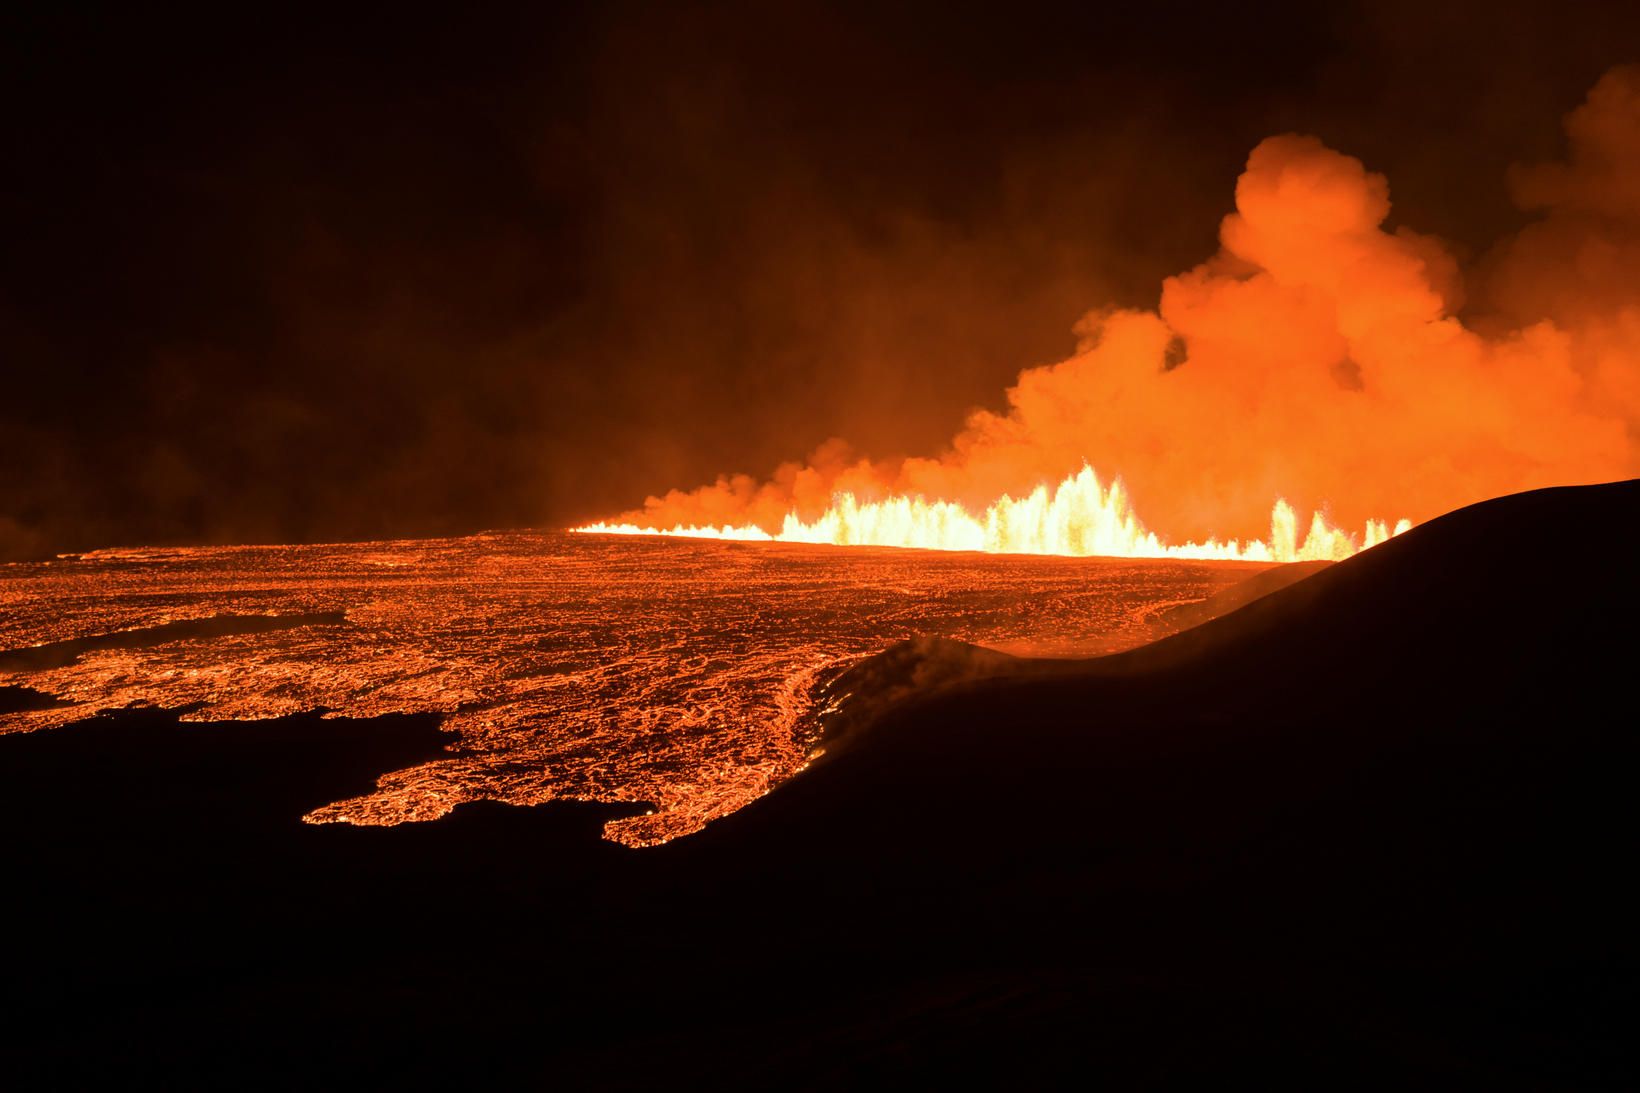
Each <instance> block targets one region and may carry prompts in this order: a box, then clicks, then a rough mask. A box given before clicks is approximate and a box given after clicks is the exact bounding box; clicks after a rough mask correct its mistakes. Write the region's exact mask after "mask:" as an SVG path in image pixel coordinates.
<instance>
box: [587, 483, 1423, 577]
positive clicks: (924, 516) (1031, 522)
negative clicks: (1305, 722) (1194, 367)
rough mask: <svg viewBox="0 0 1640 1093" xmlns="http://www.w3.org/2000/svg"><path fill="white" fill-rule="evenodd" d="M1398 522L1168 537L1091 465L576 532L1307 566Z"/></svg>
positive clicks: (1285, 522) (1279, 511) (1287, 508)
mask: <svg viewBox="0 0 1640 1093" xmlns="http://www.w3.org/2000/svg"><path fill="white" fill-rule="evenodd" d="M1411 526H1412V525H1411V522H1410V521H1407V520H1401V521H1399V522H1398V523H1396V524H1395V526H1394V527H1393V528H1392V527H1390V525H1389V523H1388V522H1387V521H1383V520H1368V521H1367V525H1366V528H1365V529H1364V530H1363V532H1362V534H1361V536H1360V537H1359V538H1357V537H1356V536H1354V535H1351V534H1349V533H1348V532H1345V531H1342V530H1340V529H1339V528H1336V527H1334V526H1332V524H1330V523H1328V522H1327V519H1326V517H1324V516H1322V515H1321V513H1319V512H1318V513H1315V514H1314V515H1312V516H1311V517H1310V524H1309V528H1308V529H1307V530H1306V531H1305V533H1304V536H1303V538H1302V539H1301V538H1300V537H1299V534H1298V514H1297V513H1295V512H1294V511H1293V508H1292V506H1291V505H1289V504H1287V502H1286V501H1281V500H1278V501H1277V502H1276V503H1275V505H1274V507H1273V508H1272V509H1271V510H1270V537H1269V538H1268V539H1253V540H1249V541H1247V542H1242V541H1240V540H1237V539H1231V540H1229V541H1227V542H1220V541H1219V540H1217V539H1208V540H1207V541H1206V542H1203V543H1197V542H1188V543H1182V544H1173V543H1168V542H1165V541H1164V540H1162V539H1161V538H1160V537H1159V536H1157V535H1156V533H1155V532H1153V531H1150V530H1149V529H1148V528H1146V527H1145V526H1144V524H1142V523H1140V522H1139V518H1138V517H1137V516H1136V515H1134V512H1133V506H1132V503H1131V502H1130V501H1129V499H1128V495H1127V491H1126V490H1125V489H1124V488H1123V487H1122V483H1121V481H1120V480H1117V481H1115V482H1112V483H1111V484H1110V485H1109V486H1105V485H1102V484H1101V483H1100V481H1099V476H1098V475H1097V474H1095V473H1094V471H1093V468H1092V467H1089V466H1088V465H1087V464H1083V465H1082V469H1081V470H1080V471H1078V472H1077V473H1075V474H1072V475H1070V476H1068V477H1067V478H1066V479H1065V480H1064V481H1063V482H1061V483H1059V485H1058V486H1056V487H1055V488H1054V489H1053V490H1052V492H1050V491H1049V489H1048V487H1047V486H1038V487H1037V488H1036V489H1035V490H1033V491H1032V492H1031V493H1030V494H1029V495H1027V496H1025V497H1021V498H1014V497H1008V496H1003V497H1001V498H999V499H998V500H997V501H996V502H995V503H993V504H992V505H991V506H990V507H989V508H988V509H986V510H985V514H984V516H975V515H974V514H973V513H971V512H969V511H968V510H967V509H966V508H964V507H963V506H961V505H958V504H954V503H952V502H949V501H926V500H924V499H922V498H920V497H890V498H888V499H887V500H886V501H867V502H861V501H859V500H858V499H856V498H855V496H854V495H853V494H851V493H840V494H838V495H837V496H836V497H835V498H833V500H832V505H831V507H830V508H829V509H827V510H826V511H825V512H824V513H822V514H821V515H820V516H819V518H817V519H816V520H814V521H813V522H811V523H805V522H804V521H803V520H802V519H800V518H799V517H798V515H797V514H796V513H795V512H792V513H788V514H787V515H786V519H785V522H784V523H783V524H782V525H781V528H780V531H779V533H777V534H773V535H771V534H770V533H769V532H767V531H765V530H763V529H762V528H760V527H758V526H757V525H756V524H746V525H742V526H740V527H734V526H729V525H725V526H723V527H696V526H685V525H682V524H680V525H677V526H675V527H671V528H654V527H647V528H646V527H639V526H637V525H636V524H608V523H597V524H587V525H584V526H582V527H578V528H574V529H573V530H575V531H578V532H584V533H592V534H602V535H675V536H682V537H686V538H694V539H738V540H752V541H762V542H768V541H773V542H781V543H820V544H830V545H833V546H893V547H917V548H920V549H923V550H973V551H983V552H985V553H987V554H1062V555H1068V556H1071V557H1088V556H1093V555H1099V556H1103V557H1108V558H1196V559H1218V560H1226V561H1255V562H1302V561H1317V560H1333V561H1338V560H1341V559H1344V558H1348V557H1349V556H1350V555H1352V554H1354V553H1356V552H1357V551H1359V550H1365V549H1366V548H1368V547H1370V546H1375V545H1377V544H1378V543H1381V542H1383V541H1384V540H1385V539H1388V538H1390V537H1391V536H1392V535H1399V534H1401V533H1402V532H1403V531H1406V530H1407V529H1408V528H1409V527H1411Z"/></svg>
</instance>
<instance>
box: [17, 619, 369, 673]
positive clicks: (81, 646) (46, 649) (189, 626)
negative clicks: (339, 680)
mask: <svg viewBox="0 0 1640 1093" xmlns="http://www.w3.org/2000/svg"><path fill="white" fill-rule="evenodd" d="M346 621H347V615H346V613H345V612H342V611H318V612H314V613H311V614H304V615H211V616H209V617H208V618H203V619H179V620H178V621H176V622H167V623H161V624H160V625H159V626H144V627H141V628H139V629H135V630H120V631H116V632H115V633H112V634H94V635H92V636H91V637H85V638H70V639H68V640H66V641H51V642H47V643H45V644H44V645H34V646H30V647H28V648H25V649H6V650H0V672H39V671H43V670H45V669H47V668H62V667H66V666H67V665H70V664H73V663H74V662H75V661H77V660H79V659H80V657H81V656H82V655H84V654H86V653H90V652H93V651H95V650H97V649H148V648H151V647H153V646H155V645H163V644H165V643H166V642H169V641H210V640H211V639H213V638H225V637H230V636H232V635H234V634H265V633H268V632H270V631H273V630H295V629H298V628H299V627H303V626H339V625H341V624H343V623H345V622H346Z"/></svg>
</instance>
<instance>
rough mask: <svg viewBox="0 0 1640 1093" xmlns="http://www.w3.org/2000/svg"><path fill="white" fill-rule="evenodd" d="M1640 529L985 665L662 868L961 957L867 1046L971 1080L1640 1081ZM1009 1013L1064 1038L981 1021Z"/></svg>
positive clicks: (1403, 546) (1548, 510)
mask: <svg viewBox="0 0 1640 1093" xmlns="http://www.w3.org/2000/svg"><path fill="white" fill-rule="evenodd" d="M1637 533H1640V483H1635V482H1628V483H1620V484H1613V485H1606V486H1598V487H1585V488H1575V489H1553V490H1543V491H1539V492H1534V493H1529V494H1524V495H1519V496H1514V497H1509V498H1504V499H1500V500H1497V501H1493V502H1489V503H1486V504H1482V505H1477V506H1474V507H1472V508H1469V509H1465V510H1462V511H1460V512H1457V513H1453V514H1451V515H1449V516H1447V517H1444V518H1442V519H1439V520H1436V521H1433V522H1431V523H1430V524H1428V525H1426V526H1424V527H1421V528H1418V529H1415V530H1414V531H1413V532H1411V533H1409V534H1407V535H1405V536H1402V537H1401V538H1399V539H1396V540H1394V541H1392V542H1390V543H1388V544H1385V545H1383V546H1381V547H1379V548H1376V549H1374V550H1372V551H1369V552H1367V553H1365V554H1363V555H1360V556H1358V557H1357V558H1355V559H1352V560H1351V561H1349V562H1346V563H1343V564H1340V565H1336V566H1332V567H1329V568H1327V569H1326V570H1324V571H1322V572H1320V573H1317V574H1316V575H1314V576H1312V577H1310V578H1308V579H1306V580H1304V581H1302V582H1300V583H1298V584H1295V585H1293V586H1291V587H1289V588H1286V589H1284V590H1282V591H1279V592H1276V593H1274V594H1272V595H1270V596H1267V597H1265V598H1263V599H1259V600H1257V601H1256V602H1253V603H1251V604H1250V605H1249V606H1247V607H1245V608H1243V609H1242V610H1240V611H1236V612H1234V613H1232V614H1230V615H1227V616H1225V617H1223V618H1220V619H1217V620H1215V621H1212V622H1209V623H1207V624H1205V625H1203V626H1201V627H1199V628H1197V629H1195V630H1192V631H1189V632H1186V633H1183V634H1180V635H1178V636H1176V637H1173V638H1171V639H1168V640H1165V641H1162V642H1159V643H1157V644H1155V645H1152V646H1149V647H1146V648H1143V649H1140V650H1136V651H1134V652H1131V653H1127V654H1123V655H1119V656H1114V657H1108V658H1103V659H1100V660H1096V661H1090V662H1084V663H1082V664H1079V665H1078V664H1058V665H1051V666H1044V665H1040V664H1030V663H1027V662H1020V663H1019V664H1017V665H1015V666H1014V667H1013V668H1012V669H1011V670H1009V669H1007V668H1004V669H1002V670H1001V671H1002V674H1001V675H1000V676H999V675H996V674H995V673H997V672H998V670H999V669H998V667H997V665H996V664H994V663H987V664H986V665H985V667H984V671H985V672H986V673H989V675H988V676H987V678H981V679H978V680H976V681H974V682H970V683H967V684H955V685H953V684H945V685H944V686H941V687H939V688H937V689H936V690H935V691H934V692H933V693H930V694H926V695H924V696H923V697H921V698H914V699H912V700H910V701H906V702H902V703H900V704H899V705H897V706H896V707H894V708H893V709H892V710H891V712H889V713H887V714H886V715H884V716H882V717H880V718H878V719H877V720H876V721H875V722H874V723H872V724H870V725H869V726H867V727H865V728H863V729H856V731H855V732H854V733H853V734H852V735H851V737H850V738H849V739H848V740H846V741H844V742H843V744H844V746H842V747H840V748H839V749H838V750H837V752H836V754H835V755H831V756H827V757H825V758H823V759H822V760H821V761H820V762H818V763H816V764H815V765H814V766H813V767H812V768H811V769H810V770H809V771H807V772H806V773H804V774H803V775H802V776H800V777H798V778H797V779H794V780H793V781H792V782H791V783H789V784H788V785H786V786H784V787H782V788H781V789H780V790H779V791H777V792H776V793H774V794H772V795H770V796H769V797H767V798H765V799H764V800H762V801H760V802H758V803H756V804H754V805H753V806H751V807H750V808H747V809H745V810H743V811H742V812H740V813H738V814H736V815H735V816H732V817H730V818H728V819H727V820H725V821H722V822H720V823H719V824H716V825H714V826H713V827H712V828H711V829H709V830H708V831H707V832H706V833H704V834H703V835H702V836H700V837H698V838H694V839H690V840H685V841H683V842H681V843H679V844H677V845H675V846H674V847H671V848H668V849H667V850H665V851H663V853H665V854H668V855H670V856H672V857H674V858H677V859H684V860H687V861H688V865H687V867H686V868H687V870H688V871H690V872H692V873H695V874H697V875H706V874H711V873H712V872H713V871H714V870H716V869H722V870H723V876H722V877H721V880H720V881H719V882H718V883H720V884H721V885H722V886H723V887H724V888H725V889H726V890H735V889H736V887H737V885H739V887H740V890H741V892H742V896H741V897H737V898H744V899H746V900H747V901H750V902H755V901H757V899H758V893H760V892H762V893H771V892H774V893H780V898H781V899H782V900H783V901H785V902H787V903H789V904H790V905H792V906H801V907H804V908H807V909H809V910H810V912H811V916H812V918H811V920H812V921H813V922H814V924H815V930H816V933H817V935H818V936H819V938H820V940H819V941H818V942H816V943H815V944H817V945H818V946H819V947H821V948H823V949H824V948H828V947H829V949H830V950H831V951H832V952H833V954H834V958H835V959H844V958H846V954H847V953H848V952H849V951H850V948H851V946H853V947H854V948H855V949H856V950H857V949H858V946H857V945H856V944H855V941H854V939H855V937H856V936H857V935H858V934H860V933H866V934H869V935H871V937H872V939H873V940H872V945H871V949H872V951H874V952H877V953H888V954H894V955H895V957H896V958H906V959H909V960H912V961H913V962H916V961H920V962H921V963H920V964H919V965H918V966H919V967H923V968H938V969H939V970H940V971H941V972H942V973H943V974H945V975H947V976H948V977H949V978H947V979H946V980H945V981H943V982H944V984H945V985H944V986H943V987H942V988H941V989H940V990H939V991H935V992H934V993H933V994H931V995H929V996H926V997H922V998H920V999H919V1000H917V1001H915V1002H907V1003H906V1004H905V1008H904V1009H903V1010H902V1011H897V1014H896V1016H895V1017H894V1018H893V1019H891V1020H888V1019H885V1022H884V1028H883V1029H881V1030H879V1034H880V1039H879V1040H877V1041H874V1042H876V1043H878V1045H879V1046H880V1047H883V1049H884V1050H885V1051H886V1050H888V1046H887V1045H893V1044H897V1043H900V1042H901V1041H902V1040H904V1039H907V1038H911V1039H914V1038H915V1035H914V1033H913V1032H911V1031H908V1030H914V1029H919V1028H921V1029H925V1030H928V1029H934V1030H938V1031H934V1032H929V1036H930V1037H931V1039H930V1040H929V1041H928V1042H927V1043H926V1044H924V1046H923V1049H918V1050H914V1051H913V1054H914V1055H915V1056H916V1057H917V1059H918V1060H919V1061H920V1063H926V1062H928V1061H929V1060H930V1059H933V1060H936V1061H938V1062H939V1063H940V1064H941V1065H951V1066H952V1067H953V1070H952V1072H953V1073H957V1072H961V1071H962V1070H964V1069H965V1068H972V1067H978V1066H985V1065H992V1064H995V1065H999V1066H1000V1069H999V1071H998V1073H999V1074H1000V1073H1003V1072H1005V1071H1006V1069H1007V1067H1008V1066H1010V1065H1015V1063H1016V1062H1017V1060H1019V1059H1021V1058H1027V1057H1028V1058H1035V1059H1038V1060H1044V1059H1052V1060H1056V1061H1057V1062H1063V1061H1064V1060H1066V1059H1068V1058H1075V1057H1078V1055H1077V1053H1078V1052H1079V1051H1084V1050H1085V1051H1091V1052H1092V1053H1093V1055H1094V1056H1097V1058H1098V1059H1099V1062H1098V1064H1097V1065H1095V1066H1094V1069H1095V1070H1103V1071H1104V1072H1106V1073H1110V1074H1114V1075H1118V1076H1121V1077H1123V1078H1128V1079H1136V1078H1144V1077H1146V1076H1155V1075H1158V1074H1165V1075H1172V1076H1175V1077H1176V1076H1178V1075H1179V1074H1180V1073H1181V1072H1182V1073H1185V1074H1190V1075H1194V1076H1197V1077H1203V1078H1205V1077H1209V1076H1212V1075H1215V1074H1218V1073H1221V1072H1222V1071H1224V1070H1241V1069H1252V1070H1255V1071H1256V1070H1260V1069H1262V1068H1268V1069H1269V1070H1270V1072H1272V1073H1292V1072H1294V1071H1295V1070H1296V1071H1298V1072H1300V1073H1308V1074H1310V1075H1312V1076H1314V1077H1316V1078H1323V1077H1328V1076H1331V1077H1334V1078H1336V1077H1337V1076H1338V1075H1339V1074H1340V1073H1342V1072H1343V1071H1345V1070H1348V1069H1350V1068H1351V1067H1352V1066H1354V1067H1355V1068H1356V1069H1357V1070H1359V1069H1360V1068H1362V1067H1364V1068H1365V1069H1366V1071H1368V1072H1371V1073H1375V1074H1378V1075H1380V1076H1382V1077H1386V1078H1387V1077H1390V1076H1392V1075H1394V1074H1398V1073H1399V1074H1407V1073H1426V1074H1436V1073H1439V1074H1443V1075H1445V1076H1446V1078H1447V1079H1449V1080H1457V1079H1463V1078H1472V1079H1475V1080H1485V1081H1488V1082H1495V1081H1500V1080H1505V1079H1511V1078H1513V1079H1518V1080H1520V1081H1523V1082H1526V1083H1528V1084H1530V1083H1531V1082H1534V1081H1552V1082H1578V1081H1589V1082H1593V1083H1595V1084H1599V1083H1600V1082H1601V1081H1603V1080H1604V1079H1606V1078H1609V1077H1610V1076H1611V1075H1612V1074H1614V1073H1620V1072H1621V1073H1628V1074H1630V1075H1632V1073H1633V1072H1632V1071H1631V1070H1628V1069H1627V1068H1628V1066H1629V1064H1630V1063H1632V1059H1631V1058H1627V1057H1625V1055H1624V1053H1625V1051H1626V1050H1627V1049H1626V1048H1625V1047H1623V1046H1622V1045H1620V1044H1619V1043H1618V1041H1617V1040H1615V1039H1613V1038H1612V1031H1613V1025H1612V1022H1613V1020H1615V1019H1616V1011H1614V1009H1613V1006H1614V1005H1615V1002H1614V999H1616V998H1618V997H1621V998H1624V999H1626V1000H1627V1001H1626V1002H1625V1003H1624V1006H1625V1009H1624V1012H1627V1007H1629V1006H1632V999H1633V997H1634V996H1633V990H1634V986H1635V983H1636V979H1635V977H1634V971H1635V957H1636V953H1637V948H1636V944H1635V939H1634V935H1633V931H1632V929H1631V928H1630V925H1629V924H1630V923H1632V922H1633V921H1634V917H1633V916H1634V912H1635V911H1636V909H1637V908H1636V906H1635V903H1634V902H1633V900H1632V899H1631V897H1629V895H1628V894H1627V891H1626V886H1627V883H1628V879H1629V878H1628V876H1627V873H1628V872H1629V869H1628V865H1627V863H1629V862H1632V861H1633V860H1634V856H1635V850H1636V846H1635V840H1634V832H1635V820H1634V804H1633V802H1634V791H1633V784H1634V776H1635V773H1636V765H1635V761H1634V760H1635V757H1636V754H1635V734H1636V728H1635V716H1634V697H1635V695H1634V689H1635V679H1636V675H1635V669H1636V660H1635V653H1636V641H1635V637H1634V626H1635V620H1636V619H1637V618H1640V573H1637V571H1636V567H1635V565H1634V562H1633V559H1632V556H1631V554H1630V552H1629V550H1628V549H1627V548H1626V547H1625V546H1624V545H1623V544H1627V543H1632V542H1635V541H1636V535H1637ZM902 655H903V651H902ZM746 863H756V865H755V867H753V868H752V875H751V878H750V881H749V883H748V882H747V877H746V873H745V870H746V869H747V868H748V867H747V864H746ZM907 954H914V955H910V956H908V955H907ZM823 959H824V958H822V961H823ZM854 966H855V967H856V968H857V969H858V970H859V974H861V975H862V976H863V977H866V978H869V976H870V968H871V965H870V962H869V961H862V962H859V963H857V964H856V965H854ZM894 967H895V969H896V970H895V971H894V972H893V973H892V974H891V975H889V976H887V977H886V978H887V979H893V978H894V977H895V976H900V975H902V974H903V973H902V971H901V970H900V968H901V965H899V964H895V965H894ZM1043 983H1053V984H1056V986H1055V987H1054V988H1053V990H1054V992H1055V993H1054V996H1053V998H1052V1000H1043V999H1041V998H1039V997H1037V995H1038V986H1037V985H1039V984H1043ZM1113 984H1127V985H1128V986H1113ZM884 989H885V990H887V989H889V988H888V987H886V986H885V987H884ZM997 990H1002V991H1004V992H1005V993H1006V992H1008V991H1016V990H1017V991H1023V992H1024V993H1025V994H1026V995H1027V996H1029V997H1030V998H1031V999H1032V1000H1033V1001H1032V1003H1031V1005H1032V1006H1034V1007H1035V1008H1034V1009H1032V1012H1034V1013H1036V1016H1035V1017H1033V1018H1031V1019H1030V1020H1023V1019H1022V1020H1020V1021H1018V1022H1014V1023H1012V1024H1010V1022H1009V1021H1008V1020H1006V1019H1002V1018H995V1017H994V1016H988V1015H984V1014H986V1013H988V1011H983V1010H982V1015H981V1016H960V1015H962V1014H966V1013H967V1011H966V1010H964V1009H963V1008H962V1005H963V1001H962V1000H964V999H971V998H973V997H976V996H980V995H984V994H985V993H986V992H987V991H991V992H994V991H997ZM940 1007H950V1009H949V1010H946V1009H941V1008H940ZM1027 1008H1030V1007H1027ZM930 1012H935V1013H946V1014H947V1016H948V1017H950V1019H949V1020H942V1019H939V1018H931V1017H930V1016H929V1015H930ZM952 1015H958V1016H952ZM919 1020H921V1021H923V1022H924V1023H923V1024H921V1025H919V1024H918V1021H919ZM1044 1030H1047V1031H1044ZM1298 1040H1301V1041H1302V1042H1303V1043H1302V1044H1299V1043H1297V1042H1296V1041H1298ZM936 1045H937V1046H936ZM1168 1045H1173V1046H1172V1047H1169V1046H1168ZM1351 1059H1354V1060H1356V1062H1355V1063H1354V1064H1351V1063H1350V1062H1348V1060H1351ZM1088 1061H1089V1065H1094V1064H1093V1063H1092V1060H1091V1058H1090V1059H1089V1060H1088Z"/></svg>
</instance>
